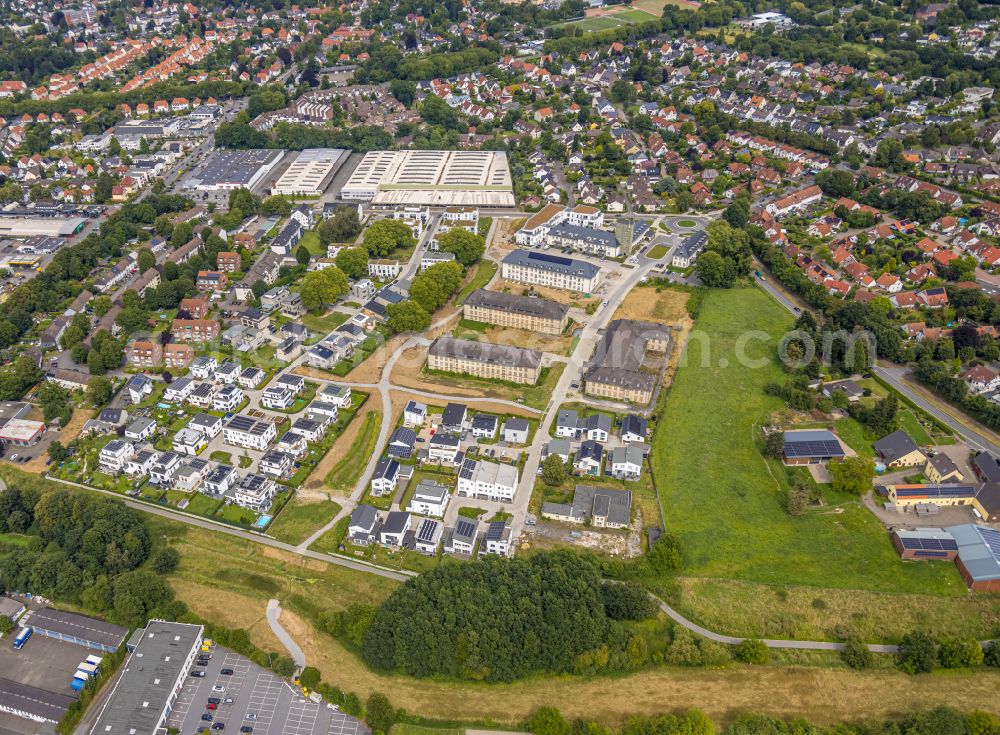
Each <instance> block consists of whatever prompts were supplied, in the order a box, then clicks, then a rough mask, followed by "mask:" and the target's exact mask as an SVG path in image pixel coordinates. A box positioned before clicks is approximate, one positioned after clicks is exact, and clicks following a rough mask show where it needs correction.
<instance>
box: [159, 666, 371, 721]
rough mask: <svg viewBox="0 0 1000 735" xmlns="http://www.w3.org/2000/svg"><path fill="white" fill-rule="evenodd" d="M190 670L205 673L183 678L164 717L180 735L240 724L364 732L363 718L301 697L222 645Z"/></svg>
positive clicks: (278, 678)
mask: <svg viewBox="0 0 1000 735" xmlns="http://www.w3.org/2000/svg"><path fill="white" fill-rule="evenodd" d="M223 669H226V670H232V672H233V673H232V674H223V673H222V670H223ZM192 670H193V671H195V672H197V671H204V672H205V676H204V677H193V676H189V677H188V680H187V682H186V683H185V685H184V688H183V690H182V691H181V693H180V695H179V696H178V698H177V704H176V705H175V706H174V710H173V712H172V713H171V714H170V718H169V720H168V722H167V724H168V726H169V727H172V728H176V729H177V730H178V731H179V732H180V735H192V734H193V733H197V732H199V731H201V730H204V729H207V728H214V729H215V730H218V731H225V732H233V733H238V732H240V730H241V728H244V727H248V728H252V732H253V733H254V734H255V735H314V734H315V735H368V728H367V727H365V725H364V724H363V723H361V722H359V721H358V720H356V719H354V718H353V717H349V716H348V715H345V714H344V713H342V712H340V711H337V710H335V709H334V708H333V706H332V705H328V704H326V703H325V702H321V703H318V704H317V703H316V702H311V701H309V700H307V699H305V698H303V697H302V695H301V694H300V693H299V691H298V690H297V689H295V688H294V687H293V686H292V685H291V684H290V683H289V682H287V681H285V680H283V679H281V678H280V677H278V676H276V675H274V674H272V673H271V672H269V671H267V670H265V669H263V668H261V667H260V666H257V665H256V664H254V663H253V662H252V661H250V660H248V659H246V658H244V657H243V656H240V655H239V654H236V653H234V652H232V651H228V650H226V649H224V648H215V649H214V650H213V651H212V658H211V660H210V661H209V662H208V665H207V666H195V667H194V668H193V669H192ZM209 698H212V699H213V700H218V702H217V703H215V704H216V708H215V709H211V710H210V709H208V706H209V704H210V703H209ZM209 717H210V718H211V719H209ZM220 724H221V725H222V727H219V725H220ZM210 732H211V730H210Z"/></svg>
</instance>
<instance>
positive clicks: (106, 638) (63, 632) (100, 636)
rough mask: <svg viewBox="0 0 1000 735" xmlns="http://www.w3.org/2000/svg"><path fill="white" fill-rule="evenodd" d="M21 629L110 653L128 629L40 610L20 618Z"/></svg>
mask: <svg viewBox="0 0 1000 735" xmlns="http://www.w3.org/2000/svg"><path fill="white" fill-rule="evenodd" d="M20 624H21V626H22V627H27V626H31V628H33V629H34V632H35V634H36V635H44V636H46V637H48V638H55V639H57V640H60V641H65V642H66V643H75V644H76V645H78V646H83V647H85V648H93V649H94V650H97V651H105V652H107V653H112V652H114V651H117V650H118V647H119V646H120V645H121V644H122V643H123V642H124V641H125V636H126V635H128V628H123V627H121V626H120V625H112V624H111V623H106V622H104V621H103V620H98V619H97V618H89V617H87V616H86V615H77V614H76V613H71V612H66V611H65V610H53V609H51V608H41V609H38V610H30V611H29V612H27V613H25V615H24V617H22V618H21V621H20Z"/></svg>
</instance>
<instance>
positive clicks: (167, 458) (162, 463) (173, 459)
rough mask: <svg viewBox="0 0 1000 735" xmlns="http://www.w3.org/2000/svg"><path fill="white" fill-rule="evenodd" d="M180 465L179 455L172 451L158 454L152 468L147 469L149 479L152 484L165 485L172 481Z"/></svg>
mask: <svg viewBox="0 0 1000 735" xmlns="http://www.w3.org/2000/svg"><path fill="white" fill-rule="evenodd" d="M180 466H181V456H180V455H179V454H175V453H174V452H164V453H163V454H161V455H160V457H159V459H158V460H157V462H156V464H155V465H153V469H151V470H150V471H149V481H150V482H151V483H153V484H154V485H160V486H163V487H167V486H169V485H171V484H172V483H173V479H174V475H175V474H176V473H177V470H178V469H180Z"/></svg>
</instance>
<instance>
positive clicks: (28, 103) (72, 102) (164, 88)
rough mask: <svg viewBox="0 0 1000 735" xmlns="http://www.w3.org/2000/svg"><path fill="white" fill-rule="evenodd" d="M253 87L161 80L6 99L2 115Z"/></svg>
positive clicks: (224, 95)
mask: <svg viewBox="0 0 1000 735" xmlns="http://www.w3.org/2000/svg"><path fill="white" fill-rule="evenodd" d="M251 89H255V87H254V85H253V84H252V83H250V82H246V83H244V82H225V81H211V82H198V83H197V84H184V83H182V82H159V83H157V84H151V85H150V86H148V87H141V88H139V89H133V90H132V91H130V92H125V93H124V94H122V93H121V92H96V91H84V92H76V93H75V94H71V95H67V96H66V97H60V98H59V99H58V100H33V99H30V98H26V99H22V100H19V101H17V102H14V101H11V100H3V101H0V115H2V116H4V117H7V118H11V117H20V116H21V115H23V114H25V113H28V114H29V115H37V114H38V113H39V112H45V113H48V114H50V115H51V114H52V113H53V112H61V113H63V114H65V113H66V112H68V111H69V110H72V109H74V108H80V109H81V110H86V111H87V112H94V111H96V110H109V109H114V108H115V107H117V106H118V105H120V104H122V103H126V104H129V105H131V106H132V107H133V108H134V107H135V106H136V105H137V104H139V103H140V102H145V103H146V104H148V105H152V104H153V103H154V102H156V100H163V99H165V100H170V99H173V98H174V97H187V98H188V99H194V98H195V97H201V98H202V99H207V98H209V97H215V99H217V100H224V99H230V98H233V97H243V96H245V95H246V94H247V92H248V91H249V90H251Z"/></svg>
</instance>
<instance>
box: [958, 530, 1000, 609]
mask: <svg viewBox="0 0 1000 735" xmlns="http://www.w3.org/2000/svg"><path fill="white" fill-rule="evenodd" d="M944 530H945V531H947V532H948V533H950V534H951V535H952V537H953V538H954V539H955V542H956V543H957V545H958V558H957V559H956V560H955V563H956V564H957V565H958V571H959V573H960V574H961V575H962V578H963V579H964V580H965V583H966V584H967V585H969V589H971V590H976V591H984V592H1000V531H998V530H996V529H994V528H986V527H984V526H976V525H973V524H971V523H966V524H964V525H961V526H949V527H948V528H946V529H944Z"/></svg>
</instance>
